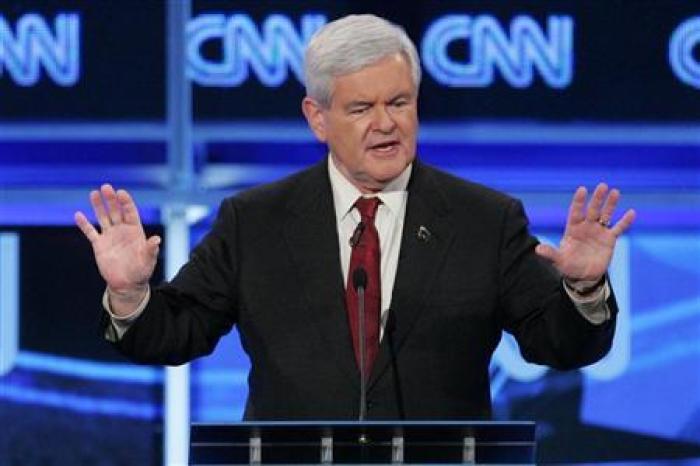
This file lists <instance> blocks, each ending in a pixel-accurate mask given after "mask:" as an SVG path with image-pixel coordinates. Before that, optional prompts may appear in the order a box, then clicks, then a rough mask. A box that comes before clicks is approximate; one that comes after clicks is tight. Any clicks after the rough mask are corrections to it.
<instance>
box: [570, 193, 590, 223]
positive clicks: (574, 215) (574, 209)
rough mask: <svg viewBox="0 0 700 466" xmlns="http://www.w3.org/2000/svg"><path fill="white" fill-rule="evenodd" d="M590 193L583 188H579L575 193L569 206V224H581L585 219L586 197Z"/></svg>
mask: <svg viewBox="0 0 700 466" xmlns="http://www.w3.org/2000/svg"><path fill="white" fill-rule="evenodd" d="M587 195H588V191H586V188H585V187H583V186H579V187H578V188H577V189H576V191H575V192H574V197H573V199H571V205H570V206H569V223H579V222H582V221H583V219H584V218H585V217H584V216H583V206H584V205H585V204H586V196H587Z"/></svg>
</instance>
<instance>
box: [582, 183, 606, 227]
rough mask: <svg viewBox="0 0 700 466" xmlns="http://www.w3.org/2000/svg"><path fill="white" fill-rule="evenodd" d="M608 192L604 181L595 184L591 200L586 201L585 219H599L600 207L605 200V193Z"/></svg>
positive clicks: (594, 220) (592, 220) (595, 220)
mask: <svg viewBox="0 0 700 466" xmlns="http://www.w3.org/2000/svg"><path fill="white" fill-rule="evenodd" d="M607 193H608V185H606V184H605V183H599V184H598V186H596V188H595V191H593V195H592V196H591V201H590V202H589V203H588V210H587V211H586V220H589V221H591V222H597V221H598V220H600V207H601V206H602V205H603V201H604V200H605V195H606V194H607Z"/></svg>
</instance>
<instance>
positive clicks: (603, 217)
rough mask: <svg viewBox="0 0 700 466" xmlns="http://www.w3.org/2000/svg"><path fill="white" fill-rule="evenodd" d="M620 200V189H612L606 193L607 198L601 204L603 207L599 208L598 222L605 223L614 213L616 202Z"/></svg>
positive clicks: (607, 222)
mask: <svg viewBox="0 0 700 466" xmlns="http://www.w3.org/2000/svg"><path fill="white" fill-rule="evenodd" d="M619 200H620V191H618V190H617V189H613V190H611V191H610V194H608V198H607V199H606V200H605V203H604V204H603V208H602V209H601V210H600V223H602V224H603V225H607V224H609V223H610V220H611V219H612V218H613V215H614V214H615V209H616V208H617V202H618V201H619Z"/></svg>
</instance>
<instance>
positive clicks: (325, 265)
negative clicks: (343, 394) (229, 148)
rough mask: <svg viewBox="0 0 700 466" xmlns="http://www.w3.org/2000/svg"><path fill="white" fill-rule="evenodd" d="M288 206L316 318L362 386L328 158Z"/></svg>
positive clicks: (291, 241)
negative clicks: (346, 307) (350, 326)
mask: <svg viewBox="0 0 700 466" xmlns="http://www.w3.org/2000/svg"><path fill="white" fill-rule="evenodd" d="M288 207H289V211H290V215H289V218H288V220H287V222H286V224H285V238H286V241H287V246H288V248H289V251H290V254H291V257H292V260H293V261H294V264H295V266H296V271H297V272H298V275H299V278H300V282H301V283H302V287H303V291H304V292H305V296H306V298H307V301H308V303H309V309H310V311H311V312H312V313H313V315H312V320H313V322H315V323H316V326H317V328H318V330H319V332H320V334H321V338H322V339H323V340H324V341H325V343H326V345H327V349H328V351H329V352H330V354H332V355H333V356H334V357H335V358H336V360H337V363H338V366H339V367H340V368H341V370H342V372H344V373H345V374H346V375H347V376H348V378H349V379H350V380H351V381H352V383H354V384H357V385H358V386H359V379H358V373H357V366H356V364H355V356H354V353H353V349H352V340H351V336H350V329H349V326H348V321H347V314H346V311H345V301H344V295H345V285H344V284H343V281H342V277H343V275H342V271H341V268H340V253H339V251H338V229H337V226H336V222H335V208H334V205H333V193H332V191H331V186H330V181H329V179H328V169H327V166H326V162H321V163H319V164H317V165H316V166H315V167H313V168H312V169H311V171H310V173H309V177H308V178H305V179H304V180H303V181H302V182H301V185H300V187H299V189H298V190H297V191H296V193H295V194H294V195H292V197H291V199H290V202H289V205H288Z"/></svg>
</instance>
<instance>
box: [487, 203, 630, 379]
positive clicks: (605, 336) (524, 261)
mask: <svg viewBox="0 0 700 466" xmlns="http://www.w3.org/2000/svg"><path fill="white" fill-rule="evenodd" d="M501 234H502V236H501V247H500V264H499V274H500V280H501V282H500V284H499V288H500V309H501V313H502V314H501V319H502V323H503V327H504V328H505V329H506V331H508V332H509V333H511V334H513V336H514V337H515V338H516V340H517V342H518V345H519V347H520V352H521V354H522V355H523V357H524V358H525V359H526V360H527V361H529V362H533V363H537V364H545V365H548V366H551V367H554V368H556V369H573V368H578V367H582V366H585V365H587V364H591V363H593V362H596V361H598V360H599V359H601V358H602V357H603V356H605V355H606V354H607V352H608V351H609V350H610V347H611V345H612V338H613V334H614V331H615V320H616V315H617V304H616V302H615V296H614V294H613V293H612V289H611V293H610V295H609V297H608V300H607V305H608V308H609V309H610V315H611V318H610V319H609V320H607V321H606V322H603V323H602V324H599V325H595V324H592V323H591V322H589V321H588V320H586V319H585V318H584V317H583V316H582V315H581V313H580V312H579V310H577V309H576V307H575V306H574V304H573V302H572V301H571V298H570V297H569V296H568V295H567V293H566V291H565V290H564V286H563V283H562V278H561V276H560V275H559V273H558V272H557V271H556V269H555V268H554V267H553V266H552V265H551V264H549V263H548V262H547V261H546V260H545V259H543V258H541V257H539V256H538V255H537V254H536V253H535V246H537V244H538V241H537V239H535V238H534V237H533V236H532V235H531V234H530V233H529V231H528V221H527V218H526V216H525V213H524V211H523V207H522V204H521V203H520V202H519V201H516V200H512V201H511V203H510V205H509V206H508V208H507V209H506V212H505V215H504V220H503V226H502V229H501Z"/></svg>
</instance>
